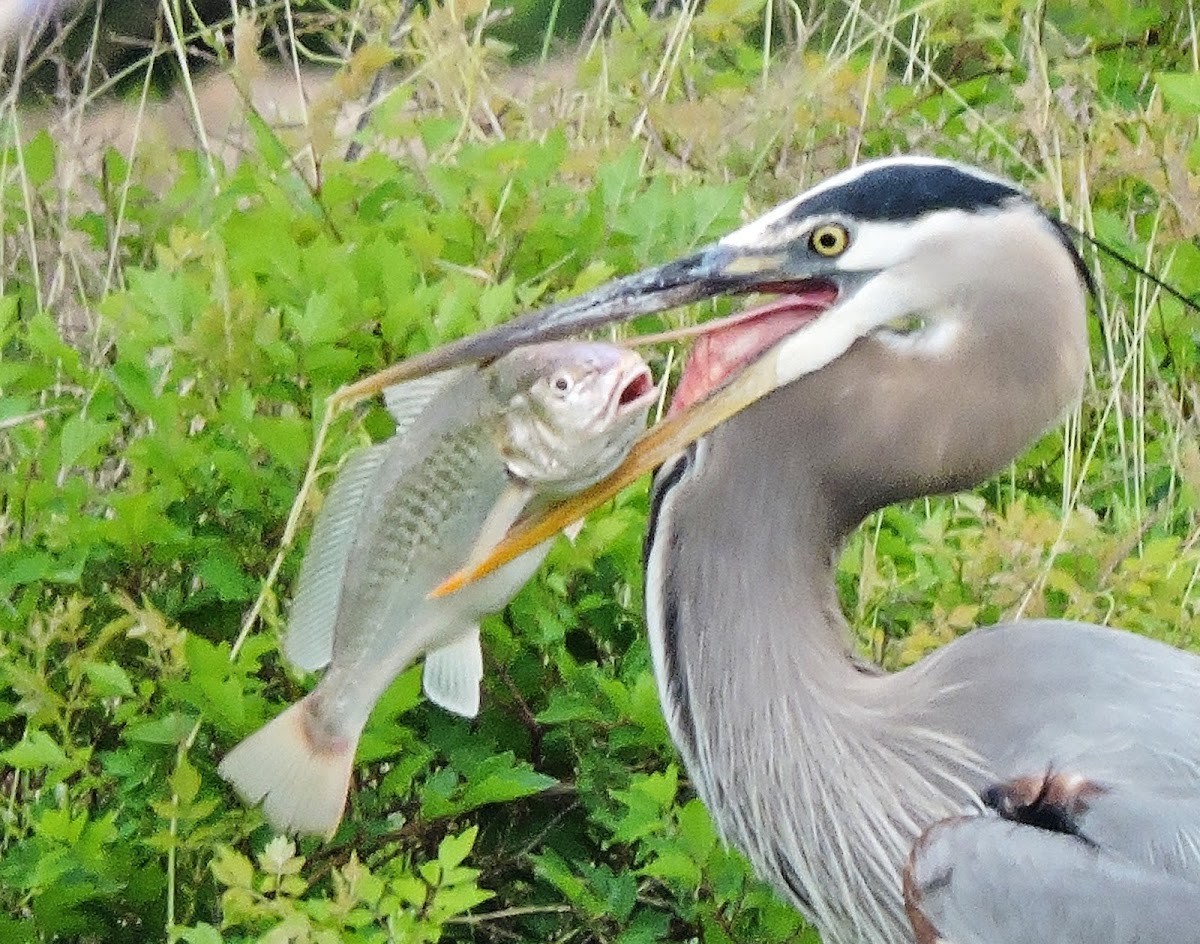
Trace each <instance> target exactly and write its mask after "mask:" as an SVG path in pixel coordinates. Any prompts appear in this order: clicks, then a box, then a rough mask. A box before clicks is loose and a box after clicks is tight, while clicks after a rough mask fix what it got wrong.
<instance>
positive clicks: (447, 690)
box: [421, 626, 483, 718]
mask: <svg viewBox="0 0 1200 944" xmlns="http://www.w3.org/2000/svg"><path fill="white" fill-rule="evenodd" d="M421 679H422V685H423V686H424V688H425V695H426V697H427V698H428V699H429V700H430V701H431V702H433V703H434V704H435V705H437V706H438V707H439V708H445V709H446V710H447V711H452V712H454V713H455V714H456V715H462V716H463V717H464V718H474V717H475V716H476V715H477V714H479V683H480V682H481V681H482V680H483V651H482V649H481V648H480V645H479V627H478V626H472V627H471V629H470V630H469V631H468V632H467V633H466V634H464V635H462V636H460V637H459V638H458V639H456V640H454V642H452V643H449V644H447V645H445V646H439V647H438V648H437V649H431V650H430V651H429V652H427V653H425V668H424V671H423V674H422V676H421Z"/></svg>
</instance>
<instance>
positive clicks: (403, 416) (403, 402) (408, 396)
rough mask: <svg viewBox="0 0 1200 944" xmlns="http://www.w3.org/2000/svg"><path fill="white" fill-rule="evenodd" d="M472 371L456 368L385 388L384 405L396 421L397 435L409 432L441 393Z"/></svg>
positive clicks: (469, 368) (470, 368)
mask: <svg viewBox="0 0 1200 944" xmlns="http://www.w3.org/2000/svg"><path fill="white" fill-rule="evenodd" d="M472 370H475V368H474V367H455V368H453V369H452V370H443V371H439V372H438V373H436V374H429V375H428V376H426V377H418V378H416V379H415V380H408V381H405V382H404V383H399V384H394V385H393V386H391V387H385V388H384V390H383V405H384V406H385V407H386V408H387V411H388V412H389V413H390V414H392V419H394V420H395V421H396V435H397V436H399V435H401V434H403V433H405V432H407V431H408V429H409V428H410V427H411V426H412V424H413V423H415V422H416V420H417V417H418V416H420V415H421V414H422V413H424V412H425V408H426V407H427V406H429V404H430V403H432V402H433V400H434V398H435V397H436V396H437V395H438V394H439V393H441V392H442V391H443V390H445V389H447V388H448V387H449V386H450V385H451V384H453V383H454V382H455V381H457V380H459V379H460V378H462V377H464V376H466V374H467V373H468V372H470V371H472Z"/></svg>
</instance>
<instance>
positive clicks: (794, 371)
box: [772, 272, 911, 386]
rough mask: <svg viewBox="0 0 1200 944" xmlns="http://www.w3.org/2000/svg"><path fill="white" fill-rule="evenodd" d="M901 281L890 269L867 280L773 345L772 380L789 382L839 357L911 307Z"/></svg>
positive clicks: (908, 296) (778, 382) (779, 383)
mask: <svg viewBox="0 0 1200 944" xmlns="http://www.w3.org/2000/svg"><path fill="white" fill-rule="evenodd" d="M909 298H910V294H909V292H907V291H905V286H904V283H903V282H902V281H901V280H899V279H897V278H894V277H893V275H892V273H891V272H882V273H880V274H879V275H877V276H875V278H873V279H871V280H870V281H869V282H867V283H866V284H865V285H863V287H862V288H861V289H859V290H858V292H856V293H855V294H854V295H852V296H851V297H850V298H849V299H847V300H846V302H845V303H844V304H841V305H835V306H834V307H833V308H831V309H830V310H829V311H828V312H826V313H825V314H823V315H821V316H820V317H818V318H817V319H816V320H815V321H813V322H812V323H811V324H809V325H806V326H805V327H803V328H801V329H800V330H799V331H797V332H796V333H795V334H792V335H790V336H788V337H786V338H784V339H783V340H782V341H780V342H779V344H778V345H776V347H775V349H774V352H773V354H772V356H773V357H774V358H775V382H776V384H777V385H778V386H783V385H784V384H789V383H791V382H792V381H793V380H797V379H799V378H800V377H803V376H805V375H806V374H811V373H813V372H814V371H818V370H820V369H821V368H822V367H824V366H825V365H826V364H829V363H831V362H832V361H834V360H836V359H837V358H839V357H841V356H842V355H843V354H845V353H846V351H847V350H848V349H849V347H850V345H852V344H853V343H854V342H855V341H857V340H858V339H859V338H861V337H863V336H864V335H866V334H869V333H870V332H871V331H874V330H875V329H876V328H878V327H879V326H880V325H881V324H886V323H887V322H888V321H890V320H891V319H892V318H894V317H896V315H897V313H898V312H905V311H909V310H911V308H910V307H909V305H907V304H906V300H907V299H909Z"/></svg>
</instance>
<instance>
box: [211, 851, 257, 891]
mask: <svg viewBox="0 0 1200 944" xmlns="http://www.w3.org/2000/svg"><path fill="white" fill-rule="evenodd" d="M209 868H211V869H212V874H213V878H215V879H216V880H217V881H218V882H220V883H221V884H222V885H224V886H226V887H227V888H251V887H252V886H253V884H254V865H253V863H252V862H251V861H250V860H249V859H248V858H246V857H245V856H244V855H242V854H241V853H240V852H238V851H237V850H236V849H234V848H232V847H230V846H225V845H220V846H217V852H216V855H215V856H214V857H213V860H212V862H211V864H210V865H209Z"/></svg>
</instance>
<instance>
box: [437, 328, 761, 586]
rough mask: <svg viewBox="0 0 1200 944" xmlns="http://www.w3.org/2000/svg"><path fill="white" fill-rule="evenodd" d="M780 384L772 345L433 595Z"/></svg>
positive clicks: (476, 574) (575, 516) (558, 525)
mask: <svg viewBox="0 0 1200 944" xmlns="http://www.w3.org/2000/svg"><path fill="white" fill-rule="evenodd" d="M777 385H778V384H777V383H776V372H775V359H774V357H773V356H772V353H771V352H769V351H768V352H767V353H766V354H765V355H764V356H763V357H761V358H759V359H758V360H756V361H754V362H753V363H752V364H750V365H749V366H748V367H746V369H745V370H743V371H742V372H741V373H739V374H738V375H736V376H735V377H734V378H733V379H732V380H730V382H729V383H728V384H727V385H726V386H724V387H722V388H721V389H720V390H717V391H716V392H715V393H713V394H712V395H711V396H709V397H708V398H707V399H705V400H702V401H700V402H699V403H697V404H696V405H695V406H693V407H692V408H691V409H689V410H686V411H684V412H682V413H679V414H676V415H675V416H670V417H668V418H667V419H665V420H663V421H662V422H660V423H659V424H658V425H656V426H654V427H653V428H652V429H650V430H649V431H648V432H647V433H646V435H644V436H643V437H642V438H641V439H639V440H638V441H637V443H636V444H635V445H634V447H633V448H632V449H631V450H630V451H629V455H628V456H626V457H625V461H624V462H622V463H621V464H620V465H619V466H618V467H617V468H616V469H615V470H614V471H613V472H612V473H611V474H610V475H609V476H608V477H607V478H605V479H601V480H600V481H599V482H597V483H596V484H595V485H593V486H591V487H590V488H588V489H585V490H584V491H582V492H579V493H578V494H576V495H573V496H571V497H570V498H568V499H566V500H564V501H562V502H560V503H558V504H556V505H552V506H550V507H548V508H545V509H543V510H542V511H541V512H540V513H538V514H535V515H533V516H531V517H529V518H524V519H522V520H521V521H518V522H517V524H516V525H514V526H513V528H512V529H511V530H510V531H509V532H508V534H507V535H505V537H504V538H503V539H502V540H501V541H500V542H499V543H498V544H497V545H496V546H495V547H494V548H492V550H491V551H490V552H489V553H488V555H487V556H486V557H484V558H482V559H481V560H479V561H478V562H476V563H475V564H473V565H470V566H467V567H464V568H463V569H462V570H460V571H458V572H457V573H455V574H452V575H451V576H450V577H449V578H447V579H446V580H445V581H443V582H442V583H441V584H439V585H438V586H437V587H435V588H434V590H433V592H432V593H430V594H429V599H437V598H438V597H443V596H446V595H448V594H451V593H453V592H455V591H456V590H459V589H461V588H462V587H465V586H466V585H467V584H470V583H474V582H475V581H476V580H480V579H482V578H483V577H486V576H487V575H488V574H490V573H492V572H493V571H495V570H498V569H499V568H501V567H503V566H504V565H505V564H507V563H508V562H509V561H512V560H515V559H516V558H518V557H520V556H521V555H522V554H524V553H525V552H526V551H529V550H532V549H533V548H535V547H537V546H538V545H539V544H541V543H542V542H543V541H546V540H549V539H550V538H552V537H554V535H556V534H557V533H558V532H559V531H561V530H563V528H566V527H567V526H568V525H570V524H572V523H573V522H575V521H578V520H579V519H580V518H582V517H584V516H585V515H586V514H587V513H588V512H590V511H592V510H593V509H595V508H598V507H599V506H600V505H602V504H604V503H605V502H606V501H608V500H609V499H611V498H613V497H614V496H615V495H616V494H617V493H618V492H620V491H621V490H622V489H623V488H625V487H626V486H628V485H631V484H633V483H634V482H636V481H637V480H638V479H639V478H641V477H642V476H643V475H645V474H646V473H647V472H651V471H653V470H654V469H656V468H658V467H659V466H660V465H662V464H663V463H664V462H666V461H667V460H668V459H670V458H671V457H672V456H675V455H677V454H678V453H680V452H682V451H683V450H684V449H686V448H687V447H688V446H689V445H691V444H692V443H693V442H695V441H696V440H697V439H699V438H700V437H701V436H704V435H705V434H706V433H708V432H710V431H711V430H712V429H714V428H715V427H716V426H718V425H720V424H721V423H723V422H724V421H725V420H727V419H729V418H730V417H731V416H733V415H734V414H736V413H738V412H740V411H741V410H743V409H745V408H746V407H748V406H749V405H750V404H752V403H754V402H755V401H756V400H759V399H761V398H762V397H764V396H765V395H766V394H768V393H770V392H771V391H772V390H774V389H775V387H776V386H777Z"/></svg>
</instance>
